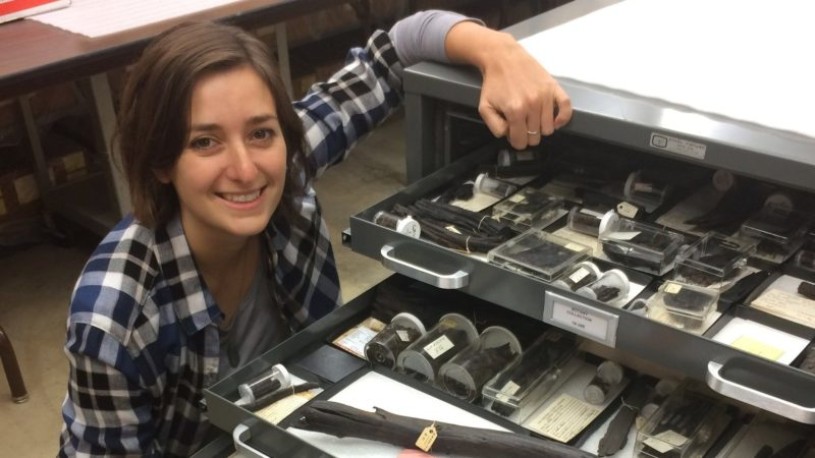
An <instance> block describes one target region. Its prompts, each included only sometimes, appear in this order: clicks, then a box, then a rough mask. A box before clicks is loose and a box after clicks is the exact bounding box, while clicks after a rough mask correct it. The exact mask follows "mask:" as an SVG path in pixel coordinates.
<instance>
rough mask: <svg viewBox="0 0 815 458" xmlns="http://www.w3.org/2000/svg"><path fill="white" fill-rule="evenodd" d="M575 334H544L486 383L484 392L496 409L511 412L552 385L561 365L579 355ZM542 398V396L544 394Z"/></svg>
mask: <svg viewBox="0 0 815 458" xmlns="http://www.w3.org/2000/svg"><path fill="white" fill-rule="evenodd" d="M576 352H577V343H576V342H575V340H574V337H573V336H571V335H568V334H565V333H562V332H560V331H547V332H545V333H544V334H543V335H541V336H540V337H539V338H538V339H537V340H536V341H535V342H534V343H533V344H532V345H531V346H530V347H529V348H527V349H526V350H525V351H524V352H523V354H522V355H521V357H520V358H519V359H518V360H517V361H516V362H515V363H514V364H512V365H511V366H509V367H508V368H506V369H504V370H503V371H501V372H500V373H498V374H497V375H496V376H495V377H493V378H492V379H491V380H490V381H489V382H487V383H486V384H485V385H484V387H483V389H482V395H483V396H484V398H485V400H486V401H492V402H493V407H492V408H493V410H496V411H499V412H503V413H505V414H511V413H512V412H514V411H515V410H517V409H519V408H521V406H523V405H525V404H526V403H528V402H530V401H533V399H531V398H532V397H536V398H537V397H538V395H537V394H536V395H534V396H533V394H532V393H533V392H536V393H538V392H540V393H539V394H541V395H543V396H545V394H546V390H539V387H541V386H543V385H544V384H547V383H548V384H552V383H553V382H554V381H555V380H556V379H557V378H558V376H559V375H560V372H561V367H562V366H563V365H564V364H566V362H567V361H568V360H569V359H570V358H571V357H572V356H574V355H575V354H576ZM541 397H542V396H541Z"/></svg>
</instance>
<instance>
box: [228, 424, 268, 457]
mask: <svg viewBox="0 0 815 458" xmlns="http://www.w3.org/2000/svg"><path fill="white" fill-rule="evenodd" d="M250 437H252V433H251V432H250V431H249V426H246V425H244V424H240V425H238V426H236V427H235V429H234V430H232V440H233V441H235V451H237V452H238V453H240V456H245V457H249V458H269V456H268V455H265V454H264V453H261V452H259V451H258V450H255V449H254V448H252V447H251V446H250V445H249V444H247V443H246V441H247V440H249V438H250Z"/></svg>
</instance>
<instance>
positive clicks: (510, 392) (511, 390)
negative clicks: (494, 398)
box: [501, 380, 521, 396]
mask: <svg viewBox="0 0 815 458" xmlns="http://www.w3.org/2000/svg"><path fill="white" fill-rule="evenodd" d="M520 389H521V386H520V385H518V384H517V383H515V382H514V381H512V380H510V381H508V382H507V383H506V384H505V385H504V387H503V388H501V394H503V395H505V396H514V395H515V393H517V392H518V390H520Z"/></svg>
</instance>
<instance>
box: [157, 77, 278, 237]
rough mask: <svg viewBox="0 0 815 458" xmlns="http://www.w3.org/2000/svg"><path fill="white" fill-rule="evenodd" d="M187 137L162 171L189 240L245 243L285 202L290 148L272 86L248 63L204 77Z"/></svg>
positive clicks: (194, 100)
mask: <svg viewBox="0 0 815 458" xmlns="http://www.w3.org/2000/svg"><path fill="white" fill-rule="evenodd" d="M189 132H190V134H189V138H187V141H186V144H185V147H184V150H183V151H182V152H181V155H180V156H179V158H178V161H177V162H176V163H175V165H174V166H173V167H172V168H171V169H170V170H169V171H167V172H164V173H159V178H160V179H161V180H162V181H163V182H165V183H172V185H173V186H174V187H175V190H176V192H177V193H178V198H179V202H180V206H181V221H182V223H183V225H184V231H185V232H186V233H187V236H188V237H194V238H196V239H199V240H210V241H211V240H219V239H220V240H223V237H227V238H229V237H237V238H246V237H249V236H252V235H256V234H258V233H260V232H261V231H263V229H264V228H265V227H266V225H267V224H268V222H269V220H270V218H271V217H272V214H273V213H274V211H275V209H276V208H277V205H278V203H279V202H280V197H281V195H282V193H283V185H284V183H285V176H286V143H285V140H284V138H283V132H282V130H281V126H280V124H279V122H278V119H277V110H276V109H275V100H274V97H273V96H272V93H271V91H270V90H269V88H268V86H266V84H265V83H264V82H263V80H262V79H261V78H260V77H259V76H258V74H257V73H256V72H255V71H254V70H253V69H252V68H251V67H249V66H241V67H238V68H235V69H231V70H228V71H225V72H218V73H212V74H209V75H205V76H203V77H202V78H201V79H200V80H199V81H198V82H197V83H196V84H195V86H194V87H193V92H192V106H191V110H190V125H189Z"/></svg>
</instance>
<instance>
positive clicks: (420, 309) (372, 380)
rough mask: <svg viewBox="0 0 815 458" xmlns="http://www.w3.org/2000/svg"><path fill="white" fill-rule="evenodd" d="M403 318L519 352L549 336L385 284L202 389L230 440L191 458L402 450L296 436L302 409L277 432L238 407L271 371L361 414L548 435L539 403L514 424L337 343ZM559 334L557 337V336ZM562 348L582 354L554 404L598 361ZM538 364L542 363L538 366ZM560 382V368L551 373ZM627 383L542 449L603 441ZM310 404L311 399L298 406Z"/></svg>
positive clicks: (455, 297) (473, 304)
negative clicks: (453, 322)
mask: <svg viewBox="0 0 815 458" xmlns="http://www.w3.org/2000/svg"><path fill="white" fill-rule="evenodd" d="M436 297H437V298H438V299H439V302H438V303H434V302H433V301H429V300H428V298H436ZM404 311H407V312H409V313H411V314H414V316H417V317H421V320H422V321H423V322H425V323H427V324H431V323H433V322H435V321H438V320H439V319H445V317H448V316H450V315H457V316H460V317H463V316H464V315H466V316H467V317H468V319H470V318H471V319H472V323H474V326H475V327H477V330H478V332H481V334H482V335H486V334H489V333H490V332H494V331H495V329H497V328H502V329H512V331H511V332H512V333H514V334H517V336H518V339H519V342H522V343H523V345H524V346H525V348H529V345H528V343H529V342H530V341H533V340H537V337H538V336H539V335H540V334H542V333H544V332H545V331H546V330H552V329H553V328H552V327H551V326H549V325H546V324H545V323H542V322H540V321H531V320H524V319H523V317H522V316H521V315H519V314H517V313H515V312H512V311H509V310H506V309H503V308H500V307H495V306H494V305H493V304H490V303H488V302H485V301H481V300H478V299H475V298H472V297H470V296H467V295H465V294H462V293H460V292H456V291H443V290H438V289H436V288H435V287H431V286H427V285H425V284H423V283H421V282H417V281H415V280H413V279H410V278H407V277H404V276H401V275H394V276H391V277H389V278H388V279H386V280H384V281H383V282H382V283H381V284H379V285H377V286H376V287H374V288H372V289H371V290H369V291H367V292H365V293H364V294H362V295H360V296H359V297H357V298H356V299H354V300H353V301H352V302H351V303H349V304H347V305H345V306H343V307H341V308H339V309H338V310H336V311H334V312H333V313H331V314H330V315H328V316H326V317H325V318H323V319H322V320H320V321H318V322H317V323H315V324H313V325H312V326H310V327H309V328H308V329H307V330H305V331H302V332H300V333H298V334H296V335H295V336H293V337H291V338H290V339H288V340H287V341H285V342H283V343H282V344H280V345H279V346H277V347H276V348H274V349H272V350H270V351H269V352H267V353H265V354H264V355H262V356H261V357H259V358H258V359H256V360H255V361H253V362H251V363H250V364H249V365H247V366H246V367H243V368H241V369H240V370H238V371H237V372H236V373H234V374H232V375H231V376H229V377H227V378H225V379H224V380H222V381H220V382H219V383H217V384H216V385H215V386H213V387H211V389H208V390H206V391H205V401H206V404H207V408H208V414H209V417H210V419H211V421H212V423H213V424H214V425H215V426H217V427H218V428H219V429H221V430H223V431H224V432H225V433H228V434H231V436H232V437H231V440H230V438H227V437H226V436H224V437H221V438H220V439H219V440H216V441H214V442H212V443H211V444H209V445H208V446H207V447H206V448H205V449H203V450H201V451H200V452H199V453H198V454H197V455H196V456H198V457H204V456H207V457H210V456H229V454H230V453H231V452H232V446H231V443H232V442H233V441H234V444H235V448H236V449H238V451H240V452H241V456H266V457H286V458H289V457H329V456H338V457H347V456H354V457H356V456H371V457H388V456H393V457H397V456H399V454H400V453H401V452H402V450H403V448H402V447H397V446H392V445H388V444H384V443H382V444H380V443H378V442H374V441H367V440H361V439H350V438H349V439H348V440H345V441H343V440H338V439H336V438H335V437H333V436H329V435H325V434H321V433H315V432H310V431H304V430H301V429H299V428H297V427H296V422H297V419H298V417H299V416H300V415H301V414H300V412H301V411H302V410H295V411H294V413H286V414H283V415H281V416H280V417H276V418H277V420H279V419H280V418H283V417H285V418H283V419H282V421H279V422H278V423H276V424H274V423H275V422H276V421H277V420H274V421H272V420H270V414H269V413H268V412H265V413H264V411H263V410H258V411H256V412H253V411H252V410H254V409H251V410H250V409H248V408H244V407H240V406H238V405H236V403H235V401H236V400H237V399H238V397H239V388H238V387H239V385H240V384H242V383H245V382H247V381H249V380H253V379H255V378H256V377H257V376H259V375H262V374H264V373H267V372H268V371H269V369H270V368H272V367H273V366H274V365H276V364H283V365H285V367H286V368H287V370H288V371H289V372H290V373H291V375H292V376H293V377H297V378H299V379H302V380H304V381H308V382H315V383H316V384H318V385H319V386H320V388H321V390H322V391H320V392H319V393H317V394H316V396H315V397H314V398H313V399H314V400H332V401H337V402H343V403H345V404H347V405H351V406H356V407H357V408H360V409H365V410H371V409H372V408H374V407H379V408H384V409H385V410H388V411H390V412H392V413H397V414H401V415H409V416H413V417H417V418H433V419H436V420H439V421H444V422H448V423H454V424H457V425H465V426H473V427H479V428H487V429H491V430H498V431H502V432H506V433H510V434H512V435H513V436H518V437H521V438H531V437H533V436H534V431H532V430H530V428H544V427H548V428H553V426H552V425H548V426H539V425H538V424H537V423H538V422H540V420H537V418H538V417H541V418H542V415H543V408H544V405H546V404H543V403H542V402H541V403H539V404H535V405H532V404H530V405H529V406H527V407H524V408H525V409H527V410H525V411H524V412H523V415H524V416H525V417H528V420H527V421H526V423H527V426H526V427H525V426H522V425H521V421H519V420H516V419H517V418H520V414H521V411H520V410H519V411H518V412H517V414H518V415H516V416H515V417H513V416H505V414H506V412H505V413H504V414H500V415H499V414H498V413H496V412H497V410H496V411H493V410H489V409H488V408H487V407H485V406H484V405H483V404H482V403H480V402H471V401H468V400H465V399H461V398H459V397H458V396H455V395H453V394H450V392H448V391H445V390H444V389H442V388H441V387H440V386H439V384H433V383H429V382H428V381H427V380H424V381H422V380H418V379H417V378H415V377H412V376H409V375H407V374H406V373H404V372H403V371H399V370H396V369H392V368H388V367H384V366H381V365H371V364H369V363H368V362H367V361H365V360H364V359H362V358H358V357H356V356H352V355H351V353H349V352H347V351H344V350H342V349H340V348H339V346H338V345H336V343H337V342H338V341H343V340H342V339H343V338H344V337H343V336H346V335H347V333H348V330H350V329H355V328H356V327H357V326H358V325H359V324H360V323H363V322H366V320H369V319H370V318H371V317H380V318H384V317H386V316H393V315H394V314H397V313H402V312H404ZM557 333H558V334H560V331H557ZM565 334H567V333H564V335H565ZM562 342H563V344H564V347H563V348H571V347H570V346H571V345H573V348H574V350H575V353H574V355H579V356H574V357H572V356H573V355H572V354H571V353H568V355H567V356H568V358H564V359H563V360H562V361H566V360H567V359H568V364H564V366H563V367H564V371H563V375H562V377H561V378H562V380H563V381H562V382H561V383H560V388H559V391H558V390H552V393H561V394H560V395H561V396H566V395H565V394H563V393H566V392H567V391H566V390H572V391H574V392H575V393H577V392H580V393H582V392H583V390H584V385H587V384H588V383H589V382H591V381H592V377H593V376H594V374H595V371H596V370H597V367H599V366H598V365H597V363H598V362H599V361H601V360H600V359H598V358H596V357H595V356H594V355H590V354H585V356H584V353H583V352H582V351H580V350H579V349H578V345H579V342H580V340H579V339H572V338H570V337H566V338H565V340H563V341H562ZM465 347H466V345H465ZM462 348H464V347H462ZM459 350H460V349H459ZM450 361H452V360H450ZM535 362H536V364H540V361H537V360H536V361H535ZM558 364H560V362H558ZM508 367H509V366H508ZM560 374H561V373H560V370H559V369H558V375H560ZM566 374H568V377H567V376H566ZM575 381H577V382H575ZM628 381H629V378H626V379H625V380H624V381H623V380H620V381H618V382H615V384H614V386H613V387H612V389H611V390H610V391H609V392H608V393H605V394H604V395H603V396H604V399H603V400H602V401H601V402H599V404H598V405H595V406H594V407H593V408H592V410H593V411H594V412H593V414H592V415H593V416H592V417H591V419H590V420H588V421H585V424H584V425H582V426H579V427H577V428H578V429H575V430H574V431H571V432H570V434H571V435H572V436H570V437H569V439H568V440H563V441H560V442H556V441H555V442H553V441H548V442H547V443H548V444H551V445H549V446H552V447H559V448H561V449H562V450H563V447H565V450H569V451H572V450H573V451H574V453H575V455H574V456H580V455H579V453H581V452H579V447H581V446H583V444H584V443H586V444H587V445H586V446H587V447H594V446H596V445H593V444H592V443H591V442H590V441H592V440H594V443H595V444H596V441H597V439H596V438H594V437H595V436H596V435H597V434H600V437H602V429H601V428H602V427H603V425H604V422H605V421H606V420H608V417H609V415H611V414H613V413H614V412H615V411H616V409H617V408H618V407H619V403H618V401H617V396H618V395H619V394H620V393H621V392H622V390H623V389H624V388H625V387H626V386H627V383H628ZM544 388H546V390H548V389H549V387H548V386H547V387H541V388H540V389H544ZM542 392H543V391H541V393H542ZM547 392H548V391H547ZM485 399H486V398H485ZM553 399H554V397H553ZM569 399H571V398H569ZM536 401H537V400H536ZM307 402H311V401H306V400H304V401H303V403H307ZM308 405H309V404H306V406H308ZM273 407H274V406H273ZM547 408H549V409H552V408H554V407H553V406H549V407H547ZM560 408H563V407H560ZM539 411H540V412H539ZM529 425H531V426H529ZM592 438H594V439H592ZM522 440H523V439H522ZM527 440H528V439H527ZM535 442H536V443H540V442H541V441H538V440H535ZM564 443H568V445H564ZM554 453H555V456H561V455H560V454H558V453H557V452H554Z"/></svg>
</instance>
